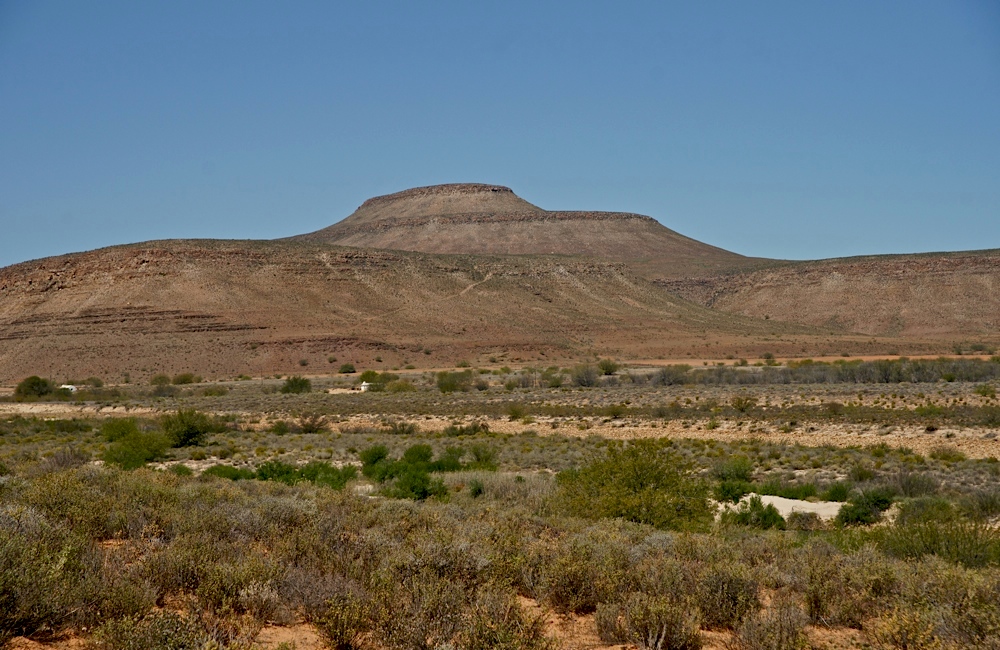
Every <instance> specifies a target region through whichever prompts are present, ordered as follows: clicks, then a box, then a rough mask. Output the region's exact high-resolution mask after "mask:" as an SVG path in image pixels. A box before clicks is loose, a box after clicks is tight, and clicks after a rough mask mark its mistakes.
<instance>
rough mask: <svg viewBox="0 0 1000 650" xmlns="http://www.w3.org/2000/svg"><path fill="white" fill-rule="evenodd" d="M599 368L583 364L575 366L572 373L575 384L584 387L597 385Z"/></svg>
mask: <svg viewBox="0 0 1000 650" xmlns="http://www.w3.org/2000/svg"><path fill="white" fill-rule="evenodd" d="M597 373H598V369H597V368H596V367H594V366H592V365H582V366H576V367H575V368H573V371H572V373H571V374H570V376H571V378H572V379H573V384H574V385H576V386H582V387H587V388H589V387H591V386H596V385H597V377H598V374H597Z"/></svg>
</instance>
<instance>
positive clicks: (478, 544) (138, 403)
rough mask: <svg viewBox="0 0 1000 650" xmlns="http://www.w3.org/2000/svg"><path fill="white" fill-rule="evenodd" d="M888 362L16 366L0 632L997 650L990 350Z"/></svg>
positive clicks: (6, 451) (333, 642) (116, 640)
mask: <svg viewBox="0 0 1000 650" xmlns="http://www.w3.org/2000/svg"><path fill="white" fill-rule="evenodd" d="M737 363H738V362H737ZM910 363H911V362H908V361H905V360H904V361H894V362H891V363H890V364H889V365H883V366H879V365H877V364H868V362H845V363H844V364H840V365H841V366H843V367H850V368H851V370H850V372H853V373H855V374H854V380H853V381H848V380H847V378H845V376H844V375H843V374H841V371H842V370H843V368H838V367H834V366H836V365H838V364H818V367H816V366H817V364H808V363H805V364H795V365H794V366H792V367H790V366H767V365H765V366H763V367H756V368H755V367H754V366H741V365H735V366H734V365H728V366H725V367H718V366H716V367H702V368H685V367H676V366H675V367H671V368H666V369H641V368H634V369H623V368H619V367H616V365H617V364H613V363H604V364H601V365H597V364H593V365H590V364H586V365H581V366H578V367H574V368H545V369H533V368H523V369H517V370H511V369H506V368H498V369H489V370H488V371H487V370H485V369H472V368H456V369H453V370H447V371H442V372H441V373H408V372H407V371H406V370H405V369H404V370H398V371H397V370H391V371H380V372H377V373H374V372H372V373H367V374H365V376H364V377H365V379H366V380H369V383H371V384H372V385H373V386H374V390H371V391H369V392H365V393H360V392H358V391H350V390H349V388H350V387H351V386H352V385H355V384H357V383H358V380H359V379H360V378H361V375H359V373H343V374H338V375H335V376H330V377H309V378H287V377H283V378H270V379H260V378H258V379H247V378H243V379H239V380H233V381H226V382H212V383H198V382H197V381H196V380H197V377H194V376H191V377H185V376H175V377H173V378H168V380H167V381H166V382H165V381H164V379H163V377H159V378H156V377H154V379H155V381H154V382H147V383H145V384H144V385H141V386H140V385H137V384H129V385H122V386H114V387H108V386H103V385H101V386H99V385H97V384H98V383H100V382H99V381H91V382H90V384H89V385H88V386H87V388H85V389H81V390H79V391H78V392H76V393H72V394H70V393H67V392H65V391H63V392H62V393H60V392H59V391H56V390H53V389H54V386H53V385H52V384H51V383H49V384H48V387H47V388H46V386H44V385H42V384H39V383H38V382H33V383H32V384H30V385H28V386H25V387H23V390H20V391H19V392H17V393H16V394H15V395H12V396H11V397H10V398H9V401H7V402H3V403H0V413H4V415H3V419H0V642H2V643H4V644H7V645H10V646H12V647H18V648H25V647H38V646H39V645H41V646H51V647H94V648H108V649H112V648H204V647H215V648H252V647H284V648H291V647H297V648H300V649H301V648H313V647H329V648H371V649H376V648H400V649H404V648H556V647H565V648H610V647H623V646H625V647H636V648H664V649H666V648H699V647H703V648H740V649H748V650H755V649H758V648H760V649H772V648H773V649H781V648H804V647H813V648H865V647H871V648H996V647H1000V598H998V596H1000V533H998V532H997V528H996V521H997V518H998V517H1000V488H998V487H997V477H998V475H1000V462H998V461H997V456H1000V450H997V449H996V446H997V445H1000V443H998V442H997V441H996V433H997V431H1000V417H998V416H997V408H998V406H997V401H996V394H995V388H996V386H997V385H998V383H1000V382H998V379H997V378H998V376H1000V361H972V360H968V359H958V360H954V359H953V360H940V361H936V362H927V363H926V364H924V363H923V362H921V365H920V366H919V369H920V372H921V373H924V374H921V375H919V376H914V375H913V374H912V373H913V372H914V368H913V367H910V366H909V365H908V364H910ZM866 364H867V365H866ZM799 368H803V369H804V370H799ZM880 368H881V371H882V374H879V373H878V372H876V370H879V369H880ZM904 370H907V371H909V372H910V374H906V372H904ZM807 371H808V374H807ZM868 371H871V372H868ZM796 373H799V374H796ZM865 373H867V374H865ZM817 378H820V379H823V380H822V381H819V380H818V379H817ZM807 379H808V381H807ZM914 379H920V380H921V381H913V380H914ZM42 381H45V380H42ZM79 383H80V384H81V386H82V385H83V383H84V382H79ZM330 391H332V392H330ZM754 495H761V496H760V497H759V498H758V497H755V496H754ZM775 497H783V498H786V499H795V500H797V502H798V503H800V504H801V507H800V508H799V511H797V512H787V511H785V513H784V515H782V512H780V511H779V510H778V509H776V508H775V507H773V506H771V505H770V503H771V502H772V500H773V499H774V498H775ZM817 503H819V504H822V503H832V504H834V508H833V511H834V512H836V516H835V517H833V518H827V519H823V518H820V517H819V516H816V515H814V514H810V513H809V511H808V510H809V507H808V506H809V505H811V504H817Z"/></svg>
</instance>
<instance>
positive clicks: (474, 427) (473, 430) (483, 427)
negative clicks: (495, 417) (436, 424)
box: [442, 421, 490, 438]
mask: <svg viewBox="0 0 1000 650" xmlns="http://www.w3.org/2000/svg"><path fill="white" fill-rule="evenodd" d="M489 432H490V425H489V424H487V423H486V422H478V421H477V422H472V423H470V424H466V425H461V424H449V425H448V426H446V427H445V428H444V430H443V431H442V433H443V434H444V435H446V436H448V437H451V438H455V437H458V436H475V435H479V434H481V433H489Z"/></svg>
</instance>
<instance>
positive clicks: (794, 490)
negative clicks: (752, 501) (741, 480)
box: [754, 479, 819, 501]
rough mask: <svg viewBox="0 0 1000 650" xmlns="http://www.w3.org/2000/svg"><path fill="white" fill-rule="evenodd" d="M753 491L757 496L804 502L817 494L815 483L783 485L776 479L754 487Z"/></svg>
mask: <svg viewBox="0 0 1000 650" xmlns="http://www.w3.org/2000/svg"><path fill="white" fill-rule="evenodd" d="M754 491H755V492H757V493H758V494H766V495H769V496H776V497H784V498H785V499H799V500H802V501H804V500H806V499H808V498H810V497H814V496H816V495H817V494H818V493H819V490H817V489H816V484H815V483H784V482H782V481H780V480H778V479H773V480H770V481H767V482H766V483H762V484H760V485H757V486H754Z"/></svg>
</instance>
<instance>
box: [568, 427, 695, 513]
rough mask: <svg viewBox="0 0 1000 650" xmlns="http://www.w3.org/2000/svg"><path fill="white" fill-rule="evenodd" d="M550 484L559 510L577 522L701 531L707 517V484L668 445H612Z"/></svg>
mask: <svg viewBox="0 0 1000 650" xmlns="http://www.w3.org/2000/svg"><path fill="white" fill-rule="evenodd" d="M556 479H557V481H558V484H559V488H560V501H561V504H562V507H563V508H564V509H565V510H566V511H567V512H568V513H569V514H572V515H575V516H579V517H585V518H602V517H609V518H615V517H620V518H622V519H627V520H629V521H634V522H636V523H643V524H650V525H652V526H655V527H657V528H666V529H672V530H696V529H705V528H707V527H708V525H709V524H710V523H711V521H712V518H713V511H712V507H711V505H710V504H709V502H708V486H707V484H706V483H705V482H704V481H702V480H700V479H699V478H698V477H697V476H695V474H694V469H693V466H692V465H691V464H690V462H689V461H687V460H685V459H684V458H683V457H681V456H680V455H679V454H677V453H676V452H674V451H673V450H671V449H670V444H669V442H667V443H664V442H663V441H660V440H633V441H630V442H629V443H627V444H625V443H621V442H614V443H611V444H609V446H608V448H607V453H606V455H605V456H604V457H599V458H595V459H594V460H593V461H591V462H590V463H589V464H587V465H585V466H583V467H581V468H579V469H574V470H567V471H564V472H561V473H560V474H559V475H558V476H557V477H556Z"/></svg>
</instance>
